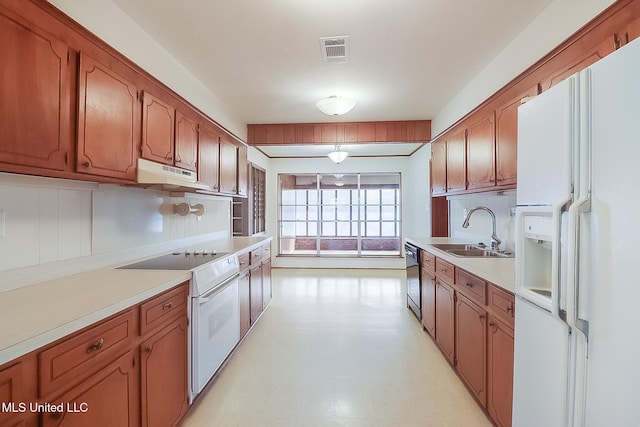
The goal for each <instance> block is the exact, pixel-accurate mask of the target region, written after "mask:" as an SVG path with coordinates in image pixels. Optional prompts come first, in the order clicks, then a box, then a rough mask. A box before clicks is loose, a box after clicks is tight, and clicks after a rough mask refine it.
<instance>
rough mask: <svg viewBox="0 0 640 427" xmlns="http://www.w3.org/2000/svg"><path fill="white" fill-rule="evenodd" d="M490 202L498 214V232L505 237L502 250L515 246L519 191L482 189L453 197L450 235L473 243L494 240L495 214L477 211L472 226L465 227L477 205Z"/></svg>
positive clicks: (512, 249)
mask: <svg viewBox="0 0 640 427" xmlns="http://www.w3.org/2000/svg"><path fill="white" fill-rule="evenodd" d="M477 206H486V207H488V208H489V209H491V210H492V211H493V213H494V214H495V216H496V234H497V235H498V238H499V239H500V240H502V244H501V245H500V249H501V250H507V251H511V252H513V251H514V250H515V237H514V233H515V216H512V215H511V211H512V209H513V208H515V207H516V191H515V190H511V191H501V192H497V193H478V194H468V195H464V196H454V197H450V198H449V230H450V232H449V235H450V236H451V237H455V238H460V239H464V240H467V241H469V242H473V243H479V242H484V243H485V244H486V245H487V246H489V245H490V244H491V231H492V224H491V215H489V213H487V212H484V211H477V212H474V213H473V215H472V216H471V219H470V220H469V227H468V228H466V229H465V228H462V223H463V222H464V219H465V217H466V215H467V213H468V212H469V211H470V210H471V209H473V208H475V207H477Z"/></svg>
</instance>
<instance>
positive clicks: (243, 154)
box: [238, 144, 249, 196]
mask: <svg viewBox="0 0 640 427" xmlns="http://www.w3.org/2000/svg"><path fill="white" fill-rule="evenodd" d="M248 194H249V162H248V161H247V146H246V145H244V144H240V145H239V146H238V195H239V196H246V195H248Z"/></svg>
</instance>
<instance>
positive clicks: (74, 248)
mask: <svg viewBox="0 0 640 427" xmlns="http://www.w3.org/2000/svg"><path fill="white" fill-rule="evenodd" d="M181 202H187V203H189V204H195V203H201V204H203V205H204V206H205V211H206V212H205V214H204V215H203V216H202V217H201V218H200V219H198V218H197V217H196V216H194V215H188V216H184V217H183V216H179V215H174V214H173V205H174V204H176V203H181ZM230 209H231V201H230V199H229V198H223V197H214V196H206V195H191V194H187V195H186V196H185V197H174V196H172V195H171V194H170V193H168V192H163V191H155V190H151V189H142V188H137V187H124V186H118V185H102V184H94V183H87V182H78V181H68V180H60V179H49V178H40V177H31V176H22V175H14V174H0V236H2V235H3V233H4V237H0V289H1V288H3V285H5V283H2V282H3V281H4V282H7V281H9V280H2V279H3V278H6V277H7V275H8V274H7V273H5V274H4V275H3V274H1V272H6V271H11V270H14V269H21V268H24V267H32V266H41V265H43V264H49V265H54V264H51V263H60V262H63V261H69V260H75V259H78V258H83V259H85V258H86V257H89V258H91V257H95V256H96V255H101V254H109V253H114V252H116V251H121V250H124V249H131V248H137V247H144V246H148V245H151V244H158V243H165V242H171V241H173V240H178V239H184V238H190V237H195V236H201V235H214V236H216V237H219V238H221V237H228V236H230V235H231V221H230ZM161 246H163V245H161ZM164 246H166V245H164ZM161 250H162V249H161ZM141 256H144V255H141Z"/></svg>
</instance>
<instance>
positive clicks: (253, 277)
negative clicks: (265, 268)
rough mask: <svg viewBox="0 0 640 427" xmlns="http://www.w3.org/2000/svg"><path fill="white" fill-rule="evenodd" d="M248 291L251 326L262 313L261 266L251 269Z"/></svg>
mask: <svg viewBox="0 0 640 427" xmlns="http://www.w3.org/2000/svg"><path fill="white" fill-rule="evenodd" d="M249 290H250V293H251V324H252V325H253V324H254V323H255V322H256V320H258V317H260V314H261V313H262V266H261V265H256V266H254V267H251V273H250V274H249Z"/></svg>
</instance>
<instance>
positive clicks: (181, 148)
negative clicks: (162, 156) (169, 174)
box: [175, 110, 198, 171]
mask: <svg viewBox="0 0 640 427" xmlns="http://www.w3.org/2000/svg"><path fill="white" fill-rule="evenodd" d="M175 153H176V158H175V165H176V166H178V167H181V168H184V169H189V170H192V171H197V170H198V123H197V122H196V120H195V119H192V118H190V117H187V116H186V115H185V114H183V113H182V112H180V111H179V110H176V142H175Z"/></svg>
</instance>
